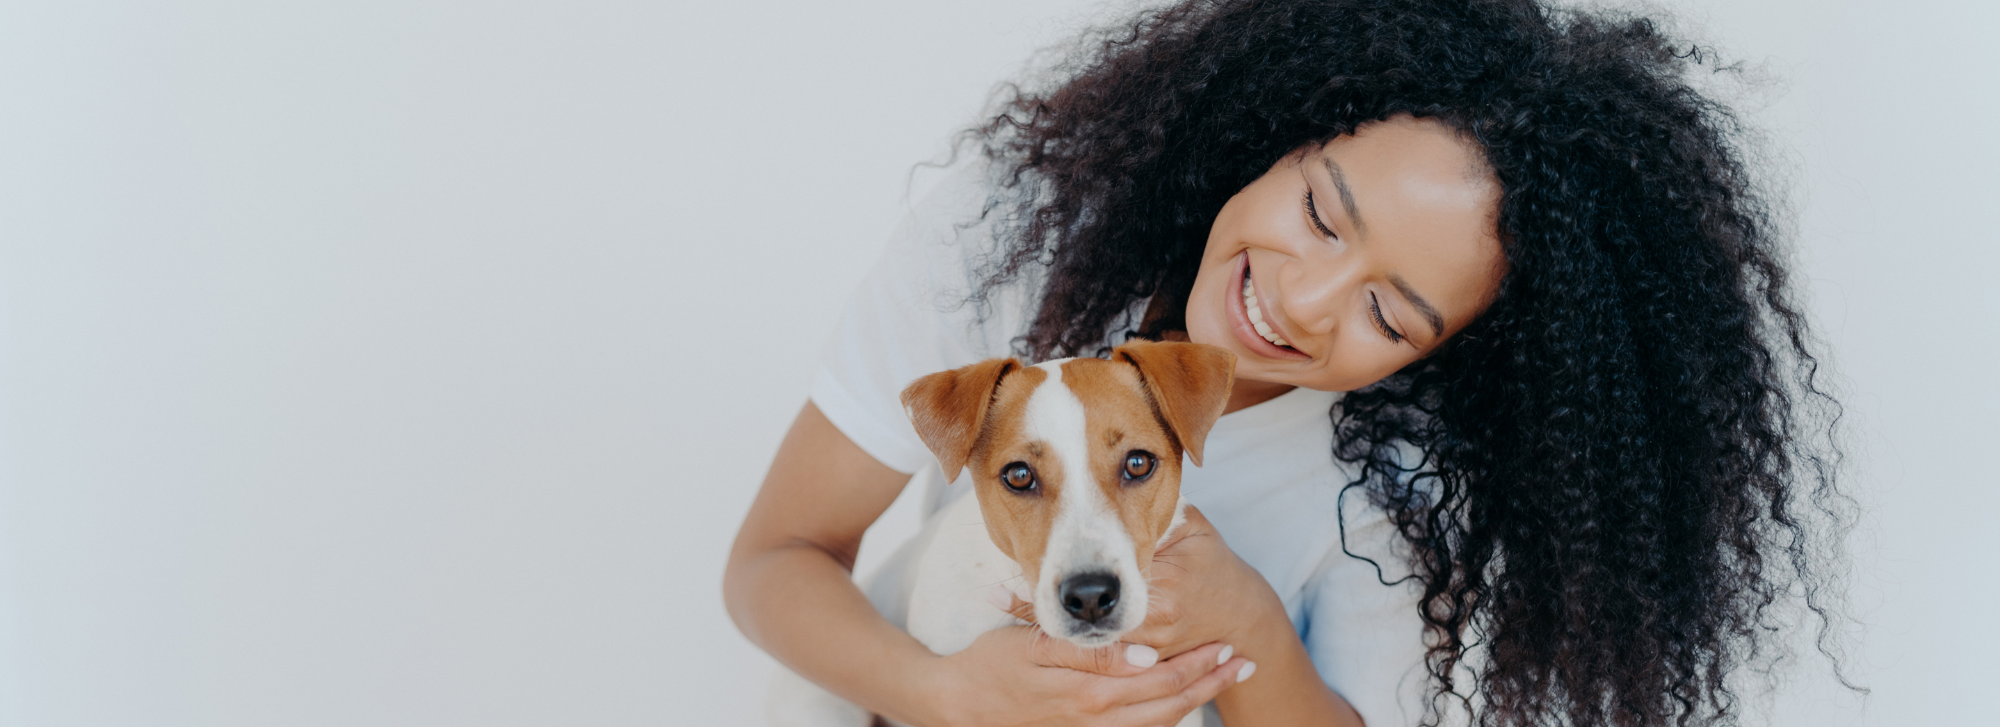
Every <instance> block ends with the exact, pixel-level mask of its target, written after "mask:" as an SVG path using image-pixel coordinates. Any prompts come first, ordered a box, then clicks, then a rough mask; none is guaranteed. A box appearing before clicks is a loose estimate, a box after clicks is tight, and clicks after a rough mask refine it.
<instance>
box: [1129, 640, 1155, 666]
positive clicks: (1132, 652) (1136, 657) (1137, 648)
mask: <svg viewBox="0 0 2000 727" xmlns="http://www.w3.org/2000/svg"><path fill="white" fill-rule="evenodd" d="M1125 663H1127V664H1131V665H1132V666H1135V667H1138V668H1140V669H1145V668H1147V667H1150V666H1152V665H1154V664H1158V663H1160V652H1159V651H1158V650H1156V649H1154V648H1153V647H1151V646H1147V645H1145V644H1131V645H1128V646H1126V647H1125Z"/></svg>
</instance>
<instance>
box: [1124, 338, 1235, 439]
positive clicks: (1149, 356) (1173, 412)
mask: <svg viewBox="0 0 2000 727" xmlns="http://www.w3.org/2000/svg"><path fill="white" fill-rule="evenodd" d="M1111 360H1113V361H1128V362H1130V363H1131V364H1132V365H1133V366H1136V367H1138V368H1139V377H1140V378H1142V379H1145V381H1146V390H1147V391H1148V392H1151V393H1152V395H1153V406H1154V407H1156V408H1157V409H1158V410H1159V413H1160V419H1161V420H1162V421H1165V422H1166V424H1167V429H1168V430H1169V431H1171V432H1172V433H1173V435H1174V438H1175V439H1178V440H1180V443H1181V448H1182V449H1185V450H1187V453H1188V456H1189V457H1191V458H1193V459H1194V463H1195V464H1196V465H1200V464H1201V443H1202V442H1203V441H1205V440H1207V439H1208V430H1209V428H1211V427H1214V426H1215V420H1216V419H1218V418H1220V417H1221V416H1222V410H1223V408H1224V407H1227V406H1228V405H1229V387H1230V385H1232V384H1234V383H1235V381H1236V354H1233V353H1230V352H1228V351H1225V350H1223V349H1220V348H1216V347H1214V346H1210V345H1206V344H1200V343H1170V342H1155V341H1132V342H1129V343H1126V344H1125V345H1123V346H1119V347H1118V348H1115V349H1112V351H1111Z"/></svg>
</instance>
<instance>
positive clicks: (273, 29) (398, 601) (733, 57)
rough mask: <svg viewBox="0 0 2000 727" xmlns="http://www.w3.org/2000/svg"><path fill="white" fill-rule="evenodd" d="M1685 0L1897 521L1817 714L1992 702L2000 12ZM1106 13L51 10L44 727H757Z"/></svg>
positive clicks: (30, 375) (34, 408)
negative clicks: (759, 642)
mask: <svg viewBox="0 0 2000 727" xmlns="http://www.w3.org/2000/svg"><path fill="white" fill-rule="evenodd" d="M1672 7H1674V8H1676V10H1677V12H1679V13H1680V14H1682V15H1683V16H1684V18H1685V19H1686V20H1687V23H1686V27H1690V28H1693V29H1696V30H1698V31H1699V33H1700V35H1701V37H1704V38H1706V39H1708V40H1709V41H1711V42H1713V43H1714V44H1715V45H1717V46H1719V47H1720V48H1721V49H1723V51H1724V52H1725V54H1726V55H1727V56H1728V57H1730V58H1734V59H1740V60H1747V61H1750V62H1752V63H1753V64H1761V66H1762V67H1763V68H1764V69H1766V70H1767V71H1768V72H1769V73H1770V74H1771V75H1773V76H1774V77H1776V78H1779V79H1782V83H1781V84H1779V85H1775V86H1772V87H1771V88H1769V89H1767V90H1765V91H1764V92H1762V96H1760V97H1758V98H1762V99H1764V101H1763V102H1760V103H1758V104H1755V105H1753V106H1752V107H1750V109H1749V110H1751V111H1752V112H1753V113H1754V118H1755V119H1756V120H1758V122H1759V123H1761V124H1762V125H1764V126H1765V127H1766V128H1767V129H1769V130H1770V131H1771V132H1772V134H1773V135H1774V137H1775V138H1776V140H1777V142H1778V145H1777V147H1776V150H1777V152H1778V161H1779V163H1780V166H1781V168H1783V169H1785V170H1788V171H1787V172H1786V173H1788V174H1790V175H1791V176H1792V179H1793V180H1794V184H1793V188H1794V192H1795V197H1794V201H1795V203H1796V204H1797V206H1798V209H1799V211H1800V216H1801V221H1802V224H1801V230H1800V231H1801V238H1802V244H1801V248H1802V253H1801V254H1802V260H1803V266H1802V267H1801V268H1800V276H1799V283H1800V284H1801V288H1802V290H1803V291H1804V292H1805V294H1807V295H1808V296H1809V297H1810V302H1811V305H1812V310H1813V312H1814V314H1815V315H1816V317H1817V321H1818V323H1819V325H1820V327H1821V330H1822V331H1823V332H1824V333H1825V336H1826V338H1827V339H1828V341H1829V343H1830V346H1831V348H1832V350H1833V351H1834V355H1833V357H1832V368H1833V370H1834V371H1835V372H1836V374H1838V375H1839V376H1840V377H1842V380H1843V381H1845V382H1846V383H1845V384H1844V387H1845V390H1846V392H1847V394H1846V401H1847V403H1848V406H1849V411H1850V413H1851V415H1852V416H1851V418H1850V420H1849V421H1850V423H1851V425H1852V431H1853V433H1854V437H1855V439H1854V447H1853V450H1852V451H1853V455H1854V456H1853V458H1852V465H1853V469H1852V477H1851V479H1849V484H1850V486H1851V487H1852V490H1853V491H1854V492H1855V493H1856V494H1857V495H1858V496H1859V497H1860V498H1861V499H1862V501H1863V502H1864V504H1865V506H1866V516H1865V519H1864V520H1863V522H1862V526H1861V528H1860V529H1859V530H1858V531H1857V533H1856V535H1855V537H1854V540H1853V548H1854V552H1855V556H1854V562H1855V565H1856V569H1857V571H1856V576H1855V588H1854V590H1853V596H1852V598H1853V602H1854V606H1853V609H1854V612H1855V614H1856V615H1857V616H1858V617H1859V619H1860V620H1861V622H1862V623H1863V624H1864V625H1865V629H1864V630H1863V631H1861V632H1859V633H1858V634H1856V636H1855V640H1854V642H1853V643H1854V645H1855V658H1854V660H1853V663H1852V668H1853V671H1854V672H1855V674H1856V675H1857V676H1858V677H1859V678H1860V679H1861V680H1862V681H1863V682H1865V683H1867V684H1868V685H1870V686H1872V687H1874V689H1875V691H1874V694H1873V696H1872V697H1870V698H1869V699H1868V700H1866V701H1865V702H1862V701H1860V700H1856V699H1854V698H1849V697H1841V696H1840V695H1839V694H1838V693H1837V692H1834V691H1831V690H1829V689H1827V688H1826V685H1825V683H1824V682H1825V680H1824V668H1823V665H1821V664H1818V663H1816V662H1812V661H1807V662H1806V663H1805V666H1804V668H1803V670H1802V671H1801V672H1800V675H1799V676H1798V677H1796V678H1795V679H1794V681H1793V683H1792V686H1790V687H1787V688H1786V689H1785V690H1784V691H1783V692H1781V693H1780V694H1779V695H1778V698H1777V699H1776V701H1775V706H1774V709H1775V710H1776V715H1777V719H1776V721H1777V723H1779V724H1783V725H1808V724H1813V725H1817V724H1826V723H1832V724H1876V725H1937V724H1969V723H1991V721H1992V720H1993V719H1994V718H1993V716H1992V714H1991V712H1992V711H1993V709H1994V708H1993V707H1992V706H1991V704H1990V700H1984V699H1980V697H1981V696H1982V695H1983V696H1991V693H1992V685H1993V684H1994V683H1996V680H2000V667H1996V666H1995V665H1994V661H1993V656H1992V655H1993V652H1994V651H1995V647H1996V646H2000V626H1996V620H1995V619H1994V618H1993V617H1992V615H1991V612H1992V610H1993V603H1994V598H1995V596H1996V595H2000V566H1996V565H1995V560H1996V557H2000V528H1996V527H1995V526H1994V525H1993V519H1994V514H1995V513H1996V512H2000V507H1996V506H2000V495H1996V494H1995V487H1994V485H1995V484H1996V478H1995V477H1994V476H1993V474H1992V473H1991V464H1990V463H1991V462H1992V461H1993V452H1994V447H1995V444H1994V442H1993V440H1994V439H1995V437H1994V435H1995V434H1996V433H2000V427H1996V426H1995V424H1994V423H1993V420H1992V417H1993V416H1994V415H1995V414H1996V413H2000V384H1996V383H1995V382H1996V375H1995V372H1996V369H2000V323H1996V318H2000V293H1996V286H1995V285H1994V284H1993V283H1992V277H1993V273H1992V271H1993V270H1994V269H1995V268H1996V266H2000V252H1997V251H2000V234H1996V232H1995V231H1994V230H1995V224H1996V222H1995V218H1994V217H1995V212H1996V211H2000V184H1997V183H1996V181H1995V179H1996V174H1995V170H1996V169H2000V142H1996V141H1995V137H1994V130H1993V127H1992V124H1993V120H1994V119H1995V118H1996V117H2000V99H1997V98H1996V96H2000V92H1996V87H2000V82H1996V81H1995V80H1994V79H1995V77H1994V75H1993V74H1994V72H1995V71H1996V70H2000V51H1996V50H1995V45H1994V44H1993V43H1992V42H1991V38H1992V37H1993V35H1994V33H1995V32H1996V31H2000V11H1996V9H1995V7H1996V6H1994V5H1993V4H1990V3H1984V2H1973V1H1972V0H1959V1H1955V2H1899V3H1890V4H1885V3H1881V2H1860V1H1858V0H1838V1H1829V0H1788V1H1785V2H1754V3H1753V2H1741V3H1732V2H1721V1H1719V0H1687V1H1686V2H1682V3H1676V4H1674V5H1673V6H1672ZM1101 12H1102V11H1101V9H1093V8H1090V7H1085V6H1080V5H1075V4H1071V3H1062V2H1056V1H1055V0H1033V1H1031V2H1009V3H994V2H977V3H975V2H943V1H940V0H903V1H902V2H873V3H827V2H803V1H799V0H785V1H781V2H768V3H715V2H705V3H689V2H671V1H670V2H667V3H661V2H657V1H651V2H647V1H641V0H596V1H583V0H569V1H565V2H554V1H552V0H548V1H541V2H524V1H520V0H509V1H495V0H485V1H481V2H472V1H469V0H466V1H461V2H407V1H403V0H395V1H391V0H341V1H339V2H318V3H304V2H268V1H263V0H244V1H242V2H221V1H219V0H217V1H207V2H197V1H193V0H190V1H188V2H179V3H148V2H137V1H133V2H93V1H84V0H60V1H57V0H45V1H43V2H25V1H23V0H6V1H5V2H0V725H30V726H34V727H41V726H45V725H46V726H50V727H56V726H61V727H72V726H74V727H81V726H85V725H92V726H95V725H121V726H122V725H133V726H139V725H144V726H147V727H178V726H182V725H188V726H193V725H203V726H208V725H227V726H237V725H242V726H246V727H247V726H250V725H259V726H262V725H482V726H500V725H549V724H564V725H571V724H574V725H642V724H653V725H665V724H689V725H694V724H701V725H734V724H752V723H754V722H755V721H756V719H757V714H758V711H757V709H758V708H757V700H758V697H759V693H760V691H761V688H762V682H763V679H764V675H765V673H766V671H767V669H768V668H769V663H770V662H769V661H768V660H767V659H766V658H765V657H763V656H762V654H761V653H759V652H758V651H756V650H755V649H754V648H752V647H751V646H749V645H748V643H747V642H745V641H744V640H743V639H742V638H741V637H740V636H738V635H737V634H736V632H735V630H734V629H733V628H732V627H731V625H730V624H729V622H728V620H727V618H726V617H725V616H724V614H723V610H722V606H721V597H720V594H719V582H720V579H721V569H722V562H723V556H724V553H725V550H726V548H727V545H728V543H729V539H730V538H731V536H732V534H733V532H734V530H735V527H736V524H737V522H738V520H739V518H740V517H741V514H742V512H743V510H744V508H745V507H746V505H747V504H748V502H749V499H750V497H751V495H752V492H753V490H754V489H755V487H756V486H757V483H758V481H759V478H760V477H761V475H762V472H763V469H764V466H765V464H766V462H767V461H768V459H769V457H770V455H771V453H772V451H773V449H774V448H775V447H776V444H777V441H778V437H779V435H780V434H781V433H782V431H783V429H784V427H785V426H786V424H787V423H788V422H789V420H790V417H791V415H792V414H793V413H794V412H795V411H796V409H797V408H798V406H799V405H800V403H801V401H802V400H803V397H804V392H805V389H806V382H807V378H808V374H809V371H810V368H811V366H812V356H813V352H814V351H816V350H817V349H818V347H819V345H820V342H821V341H822V340H823V337H824V336H825V334H826V332H827V331H828V329H829V326H830V323H831V321H832V320H833V317H834V315H835V314H836V312H837V308H838V302H839V301H840V300H841V299H842V298H843V297H844V296H845V295H846V293H847V291H848V290H849V288H850V286H852V285H853V284H854V282H855V281H856V279H857V277H858V275H859V273H860V272H861V271H862V270H863V268H864V266H866V265H867V264H868V262H869V261H870V259H871V258H872V257H873V255H874V254H875V252H876V251H877V250H878V249H880V245H881V244H882V242H883V241H884V240H885V238H886V235H887V233H888V231H889V230H890V228H891V227H892V226H893V225H894V223H895V222H896V220H897V219H898V217H899V215H900V214H901V210H902V209H903V206H904V204H905V202H906V197H905V193H906V189H907V186H906V180H907V179H908V178H909V177H908V176H907V175H908V173H909V170H910V168H911V166H912V165H913V164H914V163H916V162H919V161H922V160H925V159H931V158H935V157H936V156H937V155H938V154H939V153H940V152H941V151H942V150H943V149H944V140H945V137H946V135H947V134H948V133H949V132H950V131H952V130H954V129H956V128H958V127H960V126H962V125H964V124H965V123H967V122H969V121H972V120H973V119H974V118H975V116H976V112H977V110H978V109H979V108H980V105H981V103H982V102H983V100H984V99H985V97H986V94H987V91H988V90H989V88H990V87H991V86H992V85H993V84H994V83H995V82H996V81H999V80H1001V79H1003V78H1005V77H1008V76H1009V75H1011V74H1013V73H1014V72H1015V71H1016V70H1017V69H1018V68H1019V67H1020V65H1021V64H1022V63H1023V62H1024V61H1025V60H1027V58H1028V57H1029V55H1030V53H1031V52H1032V51H1033V50H1034V49H1036V48H1039V47H1042V46H1045V45H1047V44H1050V43H1053V42H1056V41H1057V40H1059V39H1061V38H1063V37H1065V36H1066V35H1067V34H1069V33H1070V32H1071V30H1072V29H1073V28H1075V27H1076V25H1077V23H1078V22H1080V21H1081V20H1083V19H1086V18H1089V17H1094V16H1096V15H1098V14H1100V13H1101ZM916 179H917V182H916V184H917V186H918V187H922V186H923V185H924V184H925V181H926V179H927V178H926V177H924V176H922V175H919V176H918V177H917V178H916ZM897 517H906V514H899V515H898V516H897ZM905 526H906V524H905V523H904V522H903V521H900V520H899V521H896V522H895V523H892V525H891V529H894V528H900V527H905Z"/></svg>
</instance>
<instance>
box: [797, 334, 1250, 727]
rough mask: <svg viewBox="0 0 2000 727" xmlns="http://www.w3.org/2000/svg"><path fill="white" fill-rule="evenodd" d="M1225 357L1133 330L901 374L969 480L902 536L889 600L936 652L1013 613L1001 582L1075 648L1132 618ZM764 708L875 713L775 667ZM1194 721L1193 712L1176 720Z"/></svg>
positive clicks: (1113, 636)
mask: <svg viewBox="0 0 2000 727" xmlns="http://www.w3.org/2000/svg"><path fill="white" fill-rule="evenodd" d="M1235 363H1236V356H1235V354H1232V353H1229V352H1228V351H1225V350H1223V349H1220V348H1216V347H1213V346H1205V345H1201V344H1193V343H1168V342H1150V341H1134V342H1130V343H1126V344H1124V345H1122V346H1119V347H1117V348H1115V349H1113V350H1112V352H1111V357H1110V358H1108V359H1094V358H1071V359H1060V360H1054V361H1047V362H1044V363H1040V364H1036V365H1033V366H1024V365H1022V364H1021V363H1020V362H1019V361H1017V360H1015V359H993V360H989V361H984V362H981V363H977V364H973V365H971V366H966V367H963V368H959V369H953V370H951V371H944V372H940V373H935V374H931V375H929V376H925V377H923V378H920V379H918V380H917V381H916V382H914V383H912V384H910V386H909V387H908V388H907V389H905V390H904V391H903V394H902V402H903V406H904V409H905V411H906V412H907V413H908V415H909V417H910V421H911V423H912V425H914V427H915V429H916V431H917V434H918V436H919V437H921V438H922V439H923V442H924V444H925V445H926V446H927V447H929V448H930V450H931V452H932V454H934V455H936V457H937V459H938V463H939V464H940V465H941V466H942V468H943V471H944V472H945V474H946V477H948V478H950V477H954V476H955V475H956V474H957V473H959V472H960V471H965V472H967V475H968V477H967V478H968V479H970V481H971V483H972V488H973V492H972V493H971V495H970V496H964V497H959V498H958V499H957V500H956V501H955V502H953V503H952V504H951V505H949V506H947V507H945V508H944V509H943V510H942V511H940V512H939V513H937V514H936V515H935V516H933V517H932V518H931V519H930V520H929V521H927V522H926V524H925V526H924V529H923V531H922V532H920V533H919V534H918V536H917V537H916V538H914V539H913V540H911V541H910V543H909V544H907V545H905V548H915V549H916V552H915V553H914V557H910V558H907V559H903V561H902V562H904V563H905V568H907V569H908V570H907V571H906V572H905V573H904V574H903V575H904V577H905V581H906V585H905V588H904V590H903V594H905V597H906V599H907V601H906V603H903V604H897V605H900V606H903V607H904V609H905V610H903V611H902V612H904V613H907V614H908V617H907V624H906V629H907V630H908V631H909V633H910V635H911V636H913V637H915V638H916V639H917V640H918V641H919V642H921V643H922V644H923V645H924V646H926V647H928V648H929V649H930V650H931V651H933V652H935V653H938V654H940V655H944V654H951V653H955V652H957V651H959V650H962V649H964V648H966V647H967V646H970V645H971V644H972V641H973V640H974V639H976V638H978V637H979V635H980V634H983V633H986V632H987V631H991V630H993V629H996V628H1001V627H1004V626H1010V625H1014V624H1019V623H1023V622H1022V621H1021V620H1019V619H1017V618H1015V617H1014V615H1012V614H1011V613H1009V612H1006V611H1004V610H1002V608H1001V607H997V606H998V605H999V604H1002V603H1006V602H1008V597H1007V594H1006V592H1007V591H1011V592H1012V594H1013V595H1014V596H1016V597H1019V598H1020V599H1021V600H1022V601H1025V602H1027V603H1029V604H1032V607H1033V615H1034V623H1035V624H1036V625H1038V626H1039V627H1040V628H1041V629H1042V630H1043V631H1044V632H1046V633H1047V634H1048V635H1050V636H1052V637H1055V638H1059V639H1063V640H1066V641H1069V642H1070V643H1073V644H1075V645H1077V646H1079V647H1083V648H1099V647H1105V646H1110V645H1112V644H1115V643H1117V642H1118V640H1119V638H1120V637H1121V636H1123V635H1125V634H1126V633H1128V632H1130V631H1132V630H1133V629H1136V628H1138V627H1139V625H1140V624H1141V623H1142V622H1144V621H1145V620H1146V604H1147V595H1148V594H1147V587H1146V574H1147V571H1148V570H1149V568H1150V566H1151V564H1152V558H1153V550H1154V549H1155V548H1156V547H1158V546H1159V545H1160V544H1161V543H1163V542H1165V541H1166V539H1167V538H1168V537H1169V536H1171V535H1172V533H1173V532H1174V530H1176V529H1177V528H1179V527H1180V526H1181V524H1182V523H1183V522H1184V515H1183V513H1184V509H1185V508H1186V506H1187V501H1186V499H1185V498H1182V497H1181V494H1180V475H1181V460H1182V455H1183V454H1185V455H1186V457H1187V459H1188V460H1190V461H1192V462H1193V463H1194V464H1195V465H1197V466H1198V465H1200V464H1201V448H1202V442H1203V441H1204V439H1205V438H1206V437H1207V435H1208V431H1209V429H1210V428H1211V427H1212V426H1213V425H1214V424H1215V421H1216V419H1217V418H1219V417H1221V415H1222V410H1223V408H1224V407H1225V406H1226V405H1227V403H1228V400H1229V390H1230V385H1231V384H1232V383H1233V381H1234V371H1235ZM996 584H998V585H999V586H1001V587H1003V588H1005V589H1006V591H1001V592H997V593H996V591H995V586H996ZM996 595H997V596H998V597H999V598H998V600H997V602H996V599H995V598H994V597H995V596H996ZM877 605H878V607H881V606H882V605H883V604H877ZM885 610H888V609H885ZM768 708H769V709H768V716H769V717H770V718H771V723H772V724H773V725H775V726H776V727H808V726H810V727H829V726H834V725H838V726H840V727H850V726H851V727H867V726H868V725H870V724H872V723H873V720H874V717H873V715H871V714H869V713H868V711H867V710H864V709H862V708H860V707H858V706H856V705H853V704H851V703H848V702H846V701H845V700H841V699H840V698H839V697H836V696H834V695H832V694H831V693H828V692H826V691H825V690H822V689H820V688H818V687H817V686H815V685H813V684H811V683H810V682H807V681H806V680H805V679H803V678H801V677H799V676H797V675H796V674H793V673H792V672H790V671H788V670H783V669H781V670H780V671H779V674H778V680H777V681H776V682H774V684H773V689H772V692H771V695H770V699H769V701H768ZM1200 724H1201V713H1200V712H1199V711H1197V712H1195V713H1193V714H1191V715H1189V716H1188V718H1187V719H1186V720H1183V721H1182V722H1181V725H1182V727H1191V726H1198V725H1200Z"/></svg>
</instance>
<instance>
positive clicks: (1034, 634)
mask: <svg viewBox="0 0 2000 727" xmlns="http://www.w3.org/2000/svg"><path fill="white" fill-rule="evenodd" d="M1010 628H1015V629H1021V630H1023V631H1027V632H1030V633H1029V634H1028V635H1027V639H1028V661H1031V662H1034V663H1036V664H1040V665H1042V666H1053V667H1061V668H1064V669H1075V670H1077V671H1087V672H1090V673H1092V674H1099V675H1102V676H1108V677H1129V676H1133V675H1136V674H1139V673H1141V672H1144V671H1145V670H1146V669H1147V668H1149V667H1151V666H1153V665H1154V664H1156V663H1159V661H1160V652H1158V651H1154V650H1153V647H1151V646H1145V645H1143V644H1126V643H1117V644H1112V645H1110V646H1107V647H1103V648H1099V649H1085V648H1081V647H1078V646H1077V645H1075V644H1072V643H1070V642H1067V641H1063V640H1062V639H1057V638H1051V637H1050V636H1049V635H1048V634H1045V633H1042V630H1041V629H1039V628H1036V627H1033V626H1013V627H1010Z"/></svg>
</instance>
